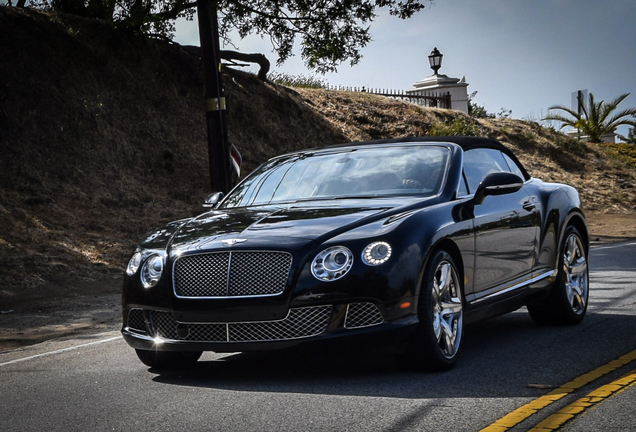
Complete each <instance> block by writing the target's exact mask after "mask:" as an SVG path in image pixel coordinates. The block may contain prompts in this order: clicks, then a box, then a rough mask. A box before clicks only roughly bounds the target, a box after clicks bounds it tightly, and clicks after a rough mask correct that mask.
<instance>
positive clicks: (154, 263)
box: [140, 254, 163, 288]
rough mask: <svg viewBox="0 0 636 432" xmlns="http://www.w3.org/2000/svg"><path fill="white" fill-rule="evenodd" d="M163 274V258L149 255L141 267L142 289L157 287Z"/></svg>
mask: <svg viewBox="0 0 636 432" xmlns="http://www.w3.org/2000/svg"><path fill="white" fill-rule="evenodd" d="M162 272H163V258H161V256H159V255H156V254H155V255H151V256H150V257H149V258H148V259H147V260H146V262H145V263H144V265H143V266H142V267H141V275H140V276H141V284H142V285H143V286H144V288H152V287H153V286H155V285H157V282H159V279H160V278H161V273H162Z"/></svg>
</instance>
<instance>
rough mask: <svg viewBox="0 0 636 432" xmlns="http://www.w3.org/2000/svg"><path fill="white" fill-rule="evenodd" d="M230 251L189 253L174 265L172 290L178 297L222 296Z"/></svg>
mask: <svg viewBox="0 0 636 432" xmlns="http://www.w3.org/2000/svg"><path fill="white" fill-rule="evenodd" d="M229 264H230V253H229V252H222V253H213V254H202V255H191V256H187V257H183V258H180V259H178V260H177V261H176V262H175V267H174V292H175V294H176V295H177V296H179V297H224V296H226V295H227V269H228V266H229Z"/></svg>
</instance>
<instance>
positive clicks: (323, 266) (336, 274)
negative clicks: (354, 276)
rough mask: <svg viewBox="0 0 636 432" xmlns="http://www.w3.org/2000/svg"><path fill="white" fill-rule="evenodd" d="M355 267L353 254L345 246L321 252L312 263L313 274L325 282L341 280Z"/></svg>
mask: <svg viewBox="0 0 636 432" xmlns="http://www.w3.org/2000/svg"><path fill="white" fill-rule="evenodd" d="M351 266H353V254H352V253H351V251H350V250H349V249H347V248H346V247H344V246H334V247H330V248H328V249H325V250H324V251H322V252H320V253H319V254H318V255H317V256H316V258H314V260H313V261H312V263H311V273H312V274H313V275H314V277H315V278H316V279H319V280H321V281H325V282H331V281H335V280H337V279H340V278H341V277H343V276H344V275H346V274H347V272H348V271H349V270H350V269H351Z"/></svg>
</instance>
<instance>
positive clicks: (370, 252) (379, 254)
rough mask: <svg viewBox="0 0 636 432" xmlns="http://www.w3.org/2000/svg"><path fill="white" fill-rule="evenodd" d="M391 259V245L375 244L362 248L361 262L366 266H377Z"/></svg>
mask: <svg viewBox="0 0 636 432" xmlns="http://www.w3.org/2000/svg"><path fill="white" fill-rule="evenodd" d="M389 258H391V245H389V244H388V243H387V242H375V243H371V244H370V245H369V246H367V247H365V248H364V251H363V252H362V261H363V262H364V263H365V264H366V265H370V266H378V265H380V264H384V263H385V262H387V261H388V260H389Z"/></svg>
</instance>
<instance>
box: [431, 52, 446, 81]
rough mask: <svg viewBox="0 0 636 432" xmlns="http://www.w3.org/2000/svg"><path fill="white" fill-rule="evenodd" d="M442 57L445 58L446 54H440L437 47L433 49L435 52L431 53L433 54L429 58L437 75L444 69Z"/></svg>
mask: <svg viewBox="0 0 636 432" xmlns="http://www.w3.org/2000/svg"><path fill="white" fill-rule="evenodd" d="M442 57H444V54H442V53H441V52H439V50H438V49H437V47H435V48H433V51H431V54H430V55H429V56H428V62H429V63H430V65H431V69H433V72H435V75H437V71H438V70H439V68H441V67H442Z"/></svg>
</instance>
